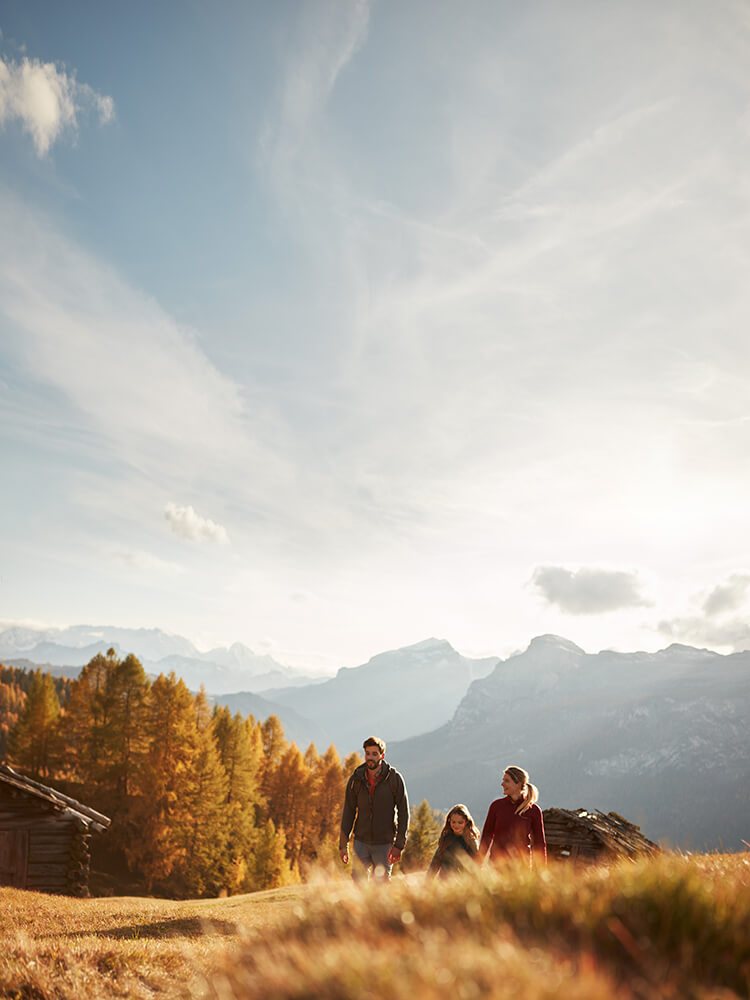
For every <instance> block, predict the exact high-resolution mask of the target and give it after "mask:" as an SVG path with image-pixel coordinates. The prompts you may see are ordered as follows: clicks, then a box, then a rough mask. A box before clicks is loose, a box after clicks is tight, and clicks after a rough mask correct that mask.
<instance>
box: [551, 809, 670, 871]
mask: <svg viewBox="0 0 750 1000" xmlns="http://www.w3.org/2000/svg"><path fill="white" fill-rule="evenodd" d="M542 815H543V816H544V833H545V837H546V839H547V855H548V856H549V857H550V858H556V859H560V860H567V859H572V860H581V861H603V860H609V859H612V858H618V857H626V858H635V857H638V856H639V855H642V854H655V853H657V852H658V851H659V847H658V846H657V845H656V844H654V843H653V842H652V841H650V840H648V839H647V838H646V837H644V836H643V834H642V833H641V830H640V827H637V826H635V825H634V824H633V823H629V822H628V821H627V820H626V819H623V817H622V816H620V815H619V814H618V813H616V812H609V813H603V812H600V811H599V810H598V809H594V810H590V809H557V808H550V809H545V810H544V811H543V814H542Z"/></svg>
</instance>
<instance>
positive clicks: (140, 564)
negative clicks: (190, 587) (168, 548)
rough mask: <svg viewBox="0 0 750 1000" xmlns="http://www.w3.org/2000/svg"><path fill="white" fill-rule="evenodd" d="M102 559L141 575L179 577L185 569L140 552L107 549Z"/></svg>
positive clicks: (149, 553) (150, 554)
mask: <svg viewBox="0 0 750 1000" xmlns="http://www.w3.org/2000/svg"><path fill="white" fill-rule="evenodd" d="M104 558H105V559H109V560H112V561H113V562H116V563H119V564H120V565H122V566H126V567H127V568H128V569H133V570H136V571H138V572H142V573H148V574H152V573H158V574H160V575H164V576H181V575H182V574H183V573H184V572H185V568H184V567H183V566H180V565H179V563H175V562H169V561H168V560H166V559H160V558H159V557H158V556H155V555H153V553H151V552H143V551H140V550H132V549H122V548H107V549H105V550H104Z"/></svg>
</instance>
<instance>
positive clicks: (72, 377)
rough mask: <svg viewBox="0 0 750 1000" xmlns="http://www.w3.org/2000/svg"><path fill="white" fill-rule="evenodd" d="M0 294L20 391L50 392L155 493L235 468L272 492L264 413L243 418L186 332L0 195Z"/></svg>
mask: <svg viewBox="0 0 750 1000" xmlns="http://www.w3.org/2000/svg"><path fill="white" fill-rule="evenodd" d="M0 290H1V291H2V305H0V318H4V325H5V328H6V331H7V335H6V337H5V342H6V350H8V351H9V352H10V354H11V356H12V358H13V360H14V368H15V370H16V380H17V381H19V386H20V389H21V390H23V391H24V392H25V393H28V384H29V380H31V381H32V382H33V383H35V384H36V385H37V386H39V385H40V384H41V385H46V386H51V387H54V389H55V390H56V391H57V392H59V393H61V394H62V397H63V399H65V400H67V402H68V404H69V406H71V407H72V408H73V413H77V414H78V423H79V424H81V422H82V421H81V417H83V424H84V426H85V427H86V428H87V430H88V432H89V433H95V434H96V435H98V436H99V438H100V440H101V439H103V440H104V441H106V442H107V444H108V447H109V449H110V451H111V453H112V454H113V456H115V457H116V458H117V459H118V460H120V461H124V462H126V463H129V464H130V465H131V466H132V467H133V468H136V469H138V470H140V471H141V472H142V473H144V474H145V475H146V476H151V477H154V478H157V479H161V480H163V481H164V480H166V481H170V479H171V477H174V476H177V477H178V479H179V478H180V477H181V476H183V475H187V474H189V475H191V476H193V475H194V474H195V470H196V468H197V469H199V470H200V471H201V473H202V474H203V475H205V476H206V477H207V478H210V477H211V475H212V474H215V472H216V469H217V468H224V463H225V462H227V461H232V462H239V461H240V460H242V461H244V462H245V463H246V464H248V465H250V466H252V467H253V468H254V469H255V470H256V471H257V472H259V473H260V472H261V470H262V473H263V475H264V476H265V478H266V480H267V481H269V482H274V481H276V479H277V477H278V474H279V469H280V467H281V466H280V462H279V460H278V459H277V457H276V455H275V448H276V446H277V444H278V441H277V430H278V428H277V426H276V424H275V420H274V417H273V414H272V412H271V411H270V410H268V409H266V410H263V409H261V408H255V409H253V410H252V411H250V410H249V409H248V408H247V407H246V405H245V401H244V398H243V391H242V388H241V386H240V385H239V384H238V383H237V382H235V381H234V380H233V379H232V378H231V377H229V376H227V375H225V374H223V373H222V372H221V371H220V370H219V369H218V368H217V367H216V365H214V364H213V363H212V361H211V359H210V358H209V356H208V354H207V353H206V350H205V347H204V345H203V343H202V342H201V340H200V338H199V337H198V335H197V334H196V333H195V332H194V331H192V330H189V329H186V328H184V327H182V326H180V325H179V324H178V323H177V322H175V321H174V320H173V319H172V317H170V316H169V315H168V314H167V313H165V312H164V310H163V309H161V308H160V307H159V305H158V304H157V303H156V302H154V301H153V300H152V299H150V298H149V297H147V296H146V295H144V294H142V293H141V292H139V291H138V290H137V289H134V288H132V287H131V286H129V285H128V284H127V282H125V281H123V280H122V279H121V278H120V277H119V276H118V275H117V274H116V273H114V272H113V270H112V269H111V268H109V267H107V266H106V265H104V264H102V263H100V262H99V261H96V260H95V259H94V258H93V257H92V256H90V255H89V254H87V253H86V252H84V251H82V250H81V249H80V248H79V247H77V246H76V245H75V244H74V243H72V242H71V241H70V240H68V239H67V238H66V237H65V236H64V235H63V234H61V233H60V232H59V231H58V230H57V229H56V228H54V227H53V226H52V225H51V224H50V223H49V221H48V220H47V219H45V218H44V217H43V216H41V215H39V214H37V213H34V212H32V211H31V210H29V209H28V208H26V207H25V206H24V205H22V204H19V203H15V204H14V203H13V202H12V201H11V199H10V197H8V196H7V195H6V194H5V193H4V192H3V191H2V190H0ZM21 373H23V374H24V376H25V380H24V382H23V383H21V382H20V377H21ZM44 432H45V429H44V426H40V428H39V433H40V434H41V433H44ZM27 433H29V431H28V430H27Z"/></svg>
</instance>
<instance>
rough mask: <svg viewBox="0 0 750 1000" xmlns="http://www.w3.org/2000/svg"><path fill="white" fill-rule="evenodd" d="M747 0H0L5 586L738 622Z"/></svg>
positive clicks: (326, 613)
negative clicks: (95, 0)
mask: <svg viewBox="0 0 750 1000" xmlns="http://www.w3.org/2000/svg"><path fill="white" fill-rule="evenodd" d="M748 162H750V8H748V6H747V4H746V3H744V2H739V0H736V2H735V0H716V2H714V3H712V4H710V5H709V4H706V3H704V2H702V0H663V2H661V3H659V4H653V3H651V2H646V0H627V2H625V0H623V2H618V0H614V2H612V3H608V4H602V3H600V2H598V0H572V2H570V3H566V4H560V3H559V2H557V0H525V2H524V3H517V2H516V0H487V2H484V0H464V2H463V3H461V4H460V5H459V4H454V3H448V2H443V0H347V2H341V0H328V2H326V0H299V2H293V0H276V2H274V3H273V4H269V3H264V2H259V0H255V2H247V0H243V2H235V0H216V2H215V3H213V4H206V3H203V2H198V0H183V2H181V3H179V4H178V3H170V4H168V3H156V4H155V3H153V2H151V0H148V2H143V0H128V2H127V3H124V2H123V3H120V2H113V3H107V4H94V3H90V2H82V0H70V2H67V3H65V4H60V3H57V2H54V0H49V2H42V0H0V469H1V470H2V476H1V481H2V489H0V621H2V622H3V623H4V624H5V625H7V624H9V623H21V622H24V623H36V624H39V625H45V626H65V625H74V624H82V623H88V624H110V625H118V626H123V627H158V628H161V629H164V630H166V631H168V632H173V633H177V634H180V635H184V636H186V637H187V638H189V639H191V640H192V641H194V642H195V643H196V645H198V646H199V648H204V649H208V648H210V647H212V646H216V645H228V644H230V643H233V642H242V643H244V644H245V645H247V646H249V647H251V648H252V649H253V650H255V651H256V652H259V653H269V654H270V655H272V656H273V657H274V658H276V659H277V660H279V661H280V662H282V663H285V664H288V665H291V666H297V667H302V668H305V669H309V670H313V671H320V672H325V671H332V670H334V669H336V668H337V667H339V666H344V665H347V666H352V665H356V664H358V663H362V662H365V661H366V660H367V659H369V657H371V656H373V655H375V654H377V653H379V652H381V651H383V650H386V649H393V648H398V647H401V646H404V645H408V644H410V643H413V642H418V641H420V640H422V639H425V638H427V637H430V636H436V637H439V638H444V639H448V640H449V641H450V642H451V643H452V645H453V646H455V647H456V648H457V649H458V650H459V651H460V652H462V653H464V654H465V655H468V656H485V655H497V656H507V655H510V654H511V653H512V652H514V651H517V650H519V649H523V648H525V647H526V646H527V645H528V642H529V641H530V639H531V638H532V637H534V636H536V635H540V634H544V633H554V634H558V635H561V636H564V637H566V638H568V639H570V640H572V641H574V642H576V643H578V645H580V646H582V647H583V648H584V649H586V650H587V651H589V652H596V651H598V650H599V649H604V648H612V649H620V650H635V649H644V650H656V649H660V648H663V647H665V646H667V645H669V644H670V643H672V642H684V643H688V644H691V645H698V646H707V647H709V648H712V649H716V650H718V651H720V652H729V651H732V650H740V649H746V648H748V647H750V615H749V614H748V612H749V611H750V532H749V531H748V511H749V510H750V504H749V503H748V488H749V487H750V475H749V472H748V457H749V456H750V391H749V388H750V387H749V381H748V380H749V377H750V337H749V336H748V333H749V332H750V280H748V274H749V273H750V272H749V265H750V175H748V172H747V164H748Z"/></svg>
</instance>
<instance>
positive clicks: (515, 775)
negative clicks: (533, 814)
mask: <svg viewBox="0 0 750 1000" xmlns="http://www.w3.org/2000/svg"><path fill="white" fill-rule="evenodd" d="M503 774H509V775H510V776H511V778H512V779H513V780H514V781H515V782H516V784H517V785H520V786H521V796H522V798H521V802H520V804H519V805H518V807H517V808H516V815H517V816H523V814H524V813H525V812H526V810H527V809H531V807H532V806H533V805H534V803H535V802H536V800H537V799H538V798H539V789H538V788H537V787H536V785H532V784H531V782H530V781H529V772H528V771H524V769H523V768H522V767H517V766H516V765H515V764H512V765H511V766H510V767H506V768H505V770H504V771H503Z"/></svg>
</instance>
